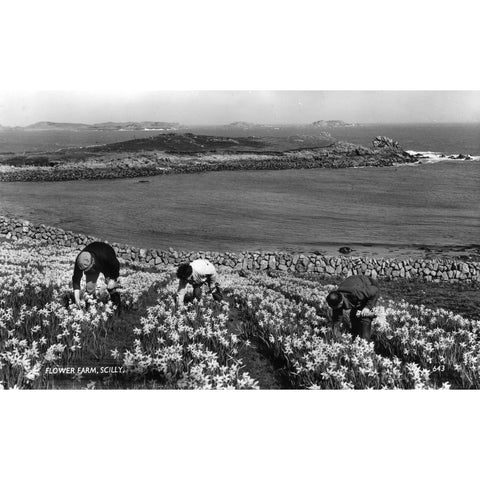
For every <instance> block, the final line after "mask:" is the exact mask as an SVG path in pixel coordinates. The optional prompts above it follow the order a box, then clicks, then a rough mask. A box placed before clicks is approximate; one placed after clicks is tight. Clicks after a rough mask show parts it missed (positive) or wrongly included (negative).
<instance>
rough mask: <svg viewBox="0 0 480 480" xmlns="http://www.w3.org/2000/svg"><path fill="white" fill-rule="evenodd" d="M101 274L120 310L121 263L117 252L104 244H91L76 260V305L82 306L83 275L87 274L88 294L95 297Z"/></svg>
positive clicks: (74, 284) (111, 297) (74, 281)
mask: <svg viewBox="0 0 480 480" xmlns="http://www.w3.org/2000/svg"><path fill="white" fill-rule="evenodd" d="M100 273H103V275H104V277H105V281H106V283H107V290H108V293H109V295H110V299H111V300H112V303H113V304H114V305H116V306H117V309H118V310H119V309H120V294H119V293H118V292H117V290H116V288H117V286H118V284H117V280H118V277H119V275H120V263H119V261H118V259H117V255H116V254H115V250H114V249H113V248H112V247H111V246H110V245H108V244H107V243H103V242H93V243H90V244H89V245H87V246H86V247H85V248H84V249H83V250H82V251H81V252H80V253H79V254H78V256H77V258H76V260H75V269H74V271H73V277H72V284H73V296H74V298H75V304H76V305H77V306H80V282H81V280H82V276H83V274H85V280H86V282H87V288H86V290H87V293H89V294H92V295H93V294H94V293H95V289H96V286H97V280H98V276H99V275H100Z"/></svg>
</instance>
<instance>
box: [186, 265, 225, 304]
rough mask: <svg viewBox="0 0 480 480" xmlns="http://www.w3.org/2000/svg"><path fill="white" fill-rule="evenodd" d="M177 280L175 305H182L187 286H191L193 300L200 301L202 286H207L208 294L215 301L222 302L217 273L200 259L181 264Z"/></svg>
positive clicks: (211, 266)
mask: <svg viewBox="0 0 480 480" xmlns="http://www.w3.org/2000/svg"><path fill="white" fill-rule="evenodd" d="M177 278H178V279H179V283H178V291H177V305H182V304H183V303H184V300H185V293H186V291H187V285H188V284H190V285H192V286H193V298H196V299H197V300H200V298H201V297H202V286H203V285H204V284H207V285H208V288H209V293H211V294H212V296H213V298H214V299H215V300H217V301H220V300H222V293H221V291H220V286H219V284H218V281H217V280H218V278H217V272H216V270H215V267H214V266H213V264H212V263H211V262H209V261H208V260H204V259H201V258H200V259H198V260H194V261H193V262H190V263H183V264H182V265H180V266H179V267H178V269H177ZM212 286H213V288H212Z"/></svg>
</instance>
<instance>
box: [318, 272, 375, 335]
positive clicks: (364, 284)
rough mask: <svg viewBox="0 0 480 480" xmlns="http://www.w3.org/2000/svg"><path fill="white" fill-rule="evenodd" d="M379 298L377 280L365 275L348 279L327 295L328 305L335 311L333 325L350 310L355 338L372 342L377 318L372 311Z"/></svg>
mask: <svg viewBox="0 0 480 480" xmlns="http://www.w3.org/2000/svg"><path fill="white" fill-rule="evenodd" d="M378 297H379V290H378V284H377V281H376V280H374V279H373V278H371V277H366V276H365V275H353V276H351V277H348V278H347V279H346V280H344V281H343V282H342V283H341V284H340V285H339V286H338V288H337V289H336V290H333V291H331V292H330V293H329V294H328V295H327V303H328V305H329V306H330V307H331V308H332V310H333V314H332V320H333V323H334V324H336V323H337V322H338V320H339V318H340V317H341V316H342V315H343V311H344V310H350V323H351V326H352V334H353V338H356V337H358V336H359V337H360V338H364V339H365V340H368V341H370V337H371V333H372V321H373V317H374V316H375V314H374V312H373V311H372V309H373V307H375V305H376V304H377V300H378Z"/></svg>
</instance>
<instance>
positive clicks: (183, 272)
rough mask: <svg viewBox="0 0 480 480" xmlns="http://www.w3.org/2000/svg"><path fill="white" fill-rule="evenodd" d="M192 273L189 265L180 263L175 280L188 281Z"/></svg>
mask: <svg viewBox="0 0 480 480" xmlns="http://www.w3.org/2000/svg"><path fill="white" fill-rule="evenodd" d="M192 273H193V268H192V266H191V265H190V264H189V263H182V264H181V265H180V266H179V267H178V268H177V278H179V279H180V280H188V279H189V278H190V275H192Z"/></svg>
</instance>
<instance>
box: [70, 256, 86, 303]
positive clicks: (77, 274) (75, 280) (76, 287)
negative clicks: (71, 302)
mask: <svg viewBox="0 0 480 480" xmlns="http://www.w3.org/2000/svg"><path fill="white" fill-rule="evenodd" d="M82 275H83V272H82V271H81V270H80V268H78V266H77V262H75V269H74V270H73V276H72V286H73V297H74V298H75V304H76V305H77V306H80V281H81V280H82Z"/></svg>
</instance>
